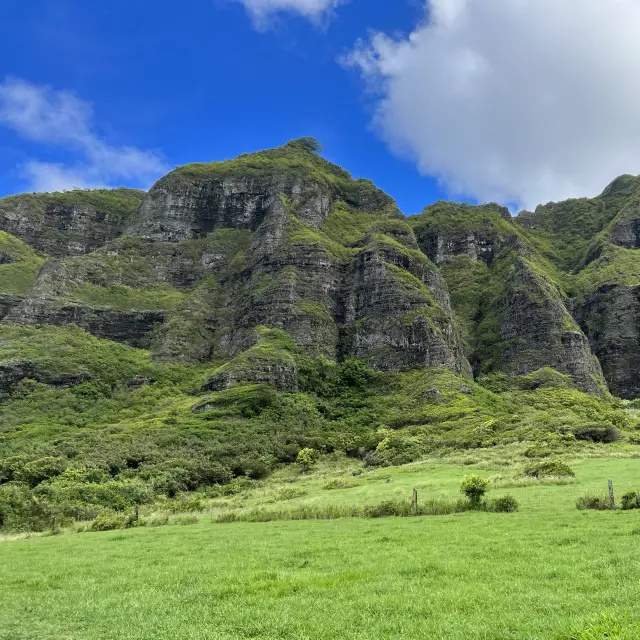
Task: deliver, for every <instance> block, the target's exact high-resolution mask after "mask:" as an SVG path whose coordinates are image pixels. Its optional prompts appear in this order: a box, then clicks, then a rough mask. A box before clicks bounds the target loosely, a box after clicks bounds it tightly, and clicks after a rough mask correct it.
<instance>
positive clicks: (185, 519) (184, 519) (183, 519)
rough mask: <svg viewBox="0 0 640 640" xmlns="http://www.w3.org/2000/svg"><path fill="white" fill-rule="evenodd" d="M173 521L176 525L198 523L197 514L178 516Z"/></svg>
mask: <svg viewBox="0 0 640 640" xmlns="http://www.w3.org/2000/svg"><path fill="white" fill-rule="evenodd" d="M173 523H174V524H178V525H190V524H198V516H194V515H189V516H178V517H177V518H176V519H175V520H174V521H173Z"/></svg>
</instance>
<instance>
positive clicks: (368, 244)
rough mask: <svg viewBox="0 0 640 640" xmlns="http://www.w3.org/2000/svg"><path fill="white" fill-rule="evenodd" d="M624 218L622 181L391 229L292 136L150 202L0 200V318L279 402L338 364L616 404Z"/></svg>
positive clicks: (625, 373) (627, 320) (382, 207)
mask: <svg viewBox="0 0 640 640" xmlns="http://www.w3.org/2000/svg"><path fill="white" fill-rule="evenodd" d="M639 212H640V181H639V180H638V179H637V178H634V177H632V176H623V177H621V178H619V179H618V180H616V181H614V182H613V183H612V184H611V185H610V186H609V187H608V188H607V189H606V190H605V191H604V192H603V194H602V195H601V196H599V197H598V198H595V199H591V200H589V199H579V200H571V201H568V202H565V203H549V204H547V205H544V206H541V207H538V208H537V209H536V211H534V212H522V213H521V214H520V215H519V216H518V217H514V218H512V217H511V215H510V214H509V212H508V210H506V209H505V208H503V207H500V206H498V205H495V204H487V205H481V206H477V207H472V206H469V205H460V204H455V203H446V202H439V203H436V204H434V205H432V206H430V207H427V208H426V209H425V211H424V212H423V213H422V214H420V215H418V216H413V217H411V218H405V217H404V216H403V215H402V214H401V213H400V212H399V211H398V209H397V207H396V205H395V203H394V202H393V200H392V199H391V198H390V197H389V196H387V195H386V194H384V193H383V192H382V191H380V190H379V189H377V188H376V187H375V186H374V185H373V184H372V183H370V182H369V181H367V180H354V179H353V178H352V177H351V176H350V175H349V174H348V173H347V172H345V171H344V170H343V169H341V168H340V167H337V166H336V165H333V164H331V163H328V162H326V161H324V160H323V159H322V158H321V157H320V156H319V155H318V154H317V153H316V152H315V151H314V145H313V144H312V143H311V142H310V141H309V140H304V139H303V140H301V141H294V142H291V143H289V144H287V145H285V146H284V147H281V148H278V149H273V150H270V151H264V152H260V153H256V154H248V155H244V156H240V157H238V158H236V159H234V160H231V161H226V162H218V163H212V164H200V165H188V166H186V167H181V168H178V169H176V170H175V171H173V172H172V173H170V174H169V175H167V176H165V177H164V178H162V179H161V180H159V181H158V182H157V183H156V184H155V185H154V186H153V188H152V189H151V190H150V191H149V193H148V194H143V193H142V192H136V191H131V190H123V189H120V190H115V191H75V192H68V193H64V194H34V195H23V196H15V197H11V198H4V199H2V200H0V230H2V231H0V234H1V233H2V232H4V234H3V235H0V320H1V321H3V322H10V323H16V324H31V325H35V324H45V325H46V324H49V325H77V326H79V327H82V328H84V329H86V330H87V331H89V332H90V333H92V334H94V335H95V336H98V337H101V338H107V339H110V340H114V341H118V342H123V343H127V344H128V345H131V346H134V347H139V348H145V349H149V350H151V352H152V355H153V357H154V358H155V359H156V360H160V361H168V362H182V363H203V362H204V363H206V362H215V363H216V364H217V366H218V368H217V369H216V370H215V372H214V373H212V374H211V375H210V377H209V379H208V382H207V383H206V385H205V387H206V389H207V390H208V391H212V392H218V391H223V390H227V389H230V388H233V387H236V386H238V385H271V386H272V387H275V388H276V389H278V390H280V391H295V390H296V389H298V386H299V380H298V378H299V363H300V361H301V358H325V359H328V360H329V361H332V362H335V361H338V362H339V361H342V360H345V359H348V358H355V359H359V360H363V361H365V362H366V363H367V364H368V365H369V366H371V367H373V368H375V369H379V370H384V371H394V372H395V371H408V370H414V369H421V368H425V367H444V368H446V369H448V370H450V371H451V372H454V373H455V374H460V375H463V376H469V375H471V374H472V373H473V374H475V375H476V376H485V375H488V374H493V373H500V374H505V375H507V376H513V377H522V376H528V375H530V374H533V373H535V372H536V371H538V370H541V369H548V368H552V369H555V371H557V372H559V373H562V374H567V375H570V376H571V379H572V381H573V383H574V384H575V385H576V386H577V387H578V388H580V389H582V390H584V391H587V392H590V393H599V394H602V393H606V390H607V383H608V385H609V387H610V389H611V390H612V391H613V392H614V393H615V394H617V395H620V396H622V397H627V398H633V397H637V396H638V395H640V382H638V379H639V378H640V376H639V373H640V371H639V364H638V363H639V362H640V357H639V354H640V341H639V328H640V311H639V305H638V290H639V287H640V258H639V256H640V253H639V252H638V249H639V244H640V242H639V238H640V222H639V220H640V218H639ZM10 234H11V235H10ZM3 274H4V275H3ZM3 283H4V284H3ZM265 332H266V333H265ZM269 332H271V333H269ZM273 332H276V333H275V334H274V333H273ZM278 332H279V333H278ZM283 345H284V346H283ZM603 372H604V376H603ZM3 375H5V377H6V378H7V380H8V379H9V377H8V376H10V373H8V372H5V374H3ZM11 375H13V374H11Z"/></svg>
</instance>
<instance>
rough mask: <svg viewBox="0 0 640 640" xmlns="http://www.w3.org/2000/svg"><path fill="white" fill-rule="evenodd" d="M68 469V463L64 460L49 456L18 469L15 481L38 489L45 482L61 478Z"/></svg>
mask: <svg viewBox="0 0 640 640" xmlns="http://www.w3.org/2000/svg"><path fill="white" fill-rule="evenodd" d="M66 467H67V465H66V462H65V461H64V460H62V458H54V457H53V456H47V457H46V458H40V459H39V460H34V461H33V462H28V463H27V464H25V465H24V466H23V467H22V468H20V469H16V470H15V479H16V480H18V481H19V482H26V483H27V484H29V485H30V486H32V487H36V486H38V485H39V484H40V483H41V482H44V481H45V480H49V479H51V478H55V477H56V476H59V475H60V474H61V473H62V472H63V471H64V470H65V469H66Z"/></svg>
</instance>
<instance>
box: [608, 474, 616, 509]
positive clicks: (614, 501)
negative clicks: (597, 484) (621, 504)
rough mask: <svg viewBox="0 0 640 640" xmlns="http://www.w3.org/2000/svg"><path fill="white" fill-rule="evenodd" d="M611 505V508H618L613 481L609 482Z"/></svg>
mask: <svg viewBox="0 0 640 640" xmlns="http://www.w3.org/2000/svg"><path fill="white" fill-rule="evenodd" d="M609 503H610V504H611V508H612V509H615V508H616V497H615V495H614V493H613V480H609Z"/></svg>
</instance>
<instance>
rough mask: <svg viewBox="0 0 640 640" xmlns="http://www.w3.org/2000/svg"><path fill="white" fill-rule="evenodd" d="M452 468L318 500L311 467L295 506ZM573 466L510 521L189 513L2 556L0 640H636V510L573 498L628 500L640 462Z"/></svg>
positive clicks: (404, 470) (401, 472) (521, 492)
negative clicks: (593, 508) (615, 495)
mask: <svg viewBox="0 0 640 640" xmlns="http://www.w3.org/2000/svg"><path fill="white" fill-rule="evenodd" d="M484 455H485V457H486V458H487V459H486V460H484V461H483V460H476V467H477V466H479V467H480V468H481V469H480V470H479V471H477V472H478V473H481V474H482V473H484V474H486V475H488V474H490V473H491V471H492V469H490V468H489V467H491V465H492V464H494V465H496V468H495V469H493V471H496V470H498V471H500V470H501V471H502V472H503V473H504V471H505V466H503V465H506V463H507V459H506V458H504V459H503V458H500V457H496V458H491V457H490V456H489V454H484ZM468 467H469V465H467V466H466V467H461V466H456V465H453V464H451V463H450V462H449V463H447V464H444V465H442V464H437V462H436V461H427V462H426V463H422V464H419V465H411V466H407V467H401V468H394V469H388V470H384V471H378V472H375V473H373V474H370V475H369V474H367V475H366V476H364V477H362V478H359V479H358V478H357V480H358V481H359V482H360V483H361V484H360V486H359V487H352V488H348V489H334V490H331V491H327V490H323V489H322V488H321V487H322V486H323V485H325V484H326V482H327V476H326V474H327V473H331V472H333V473H335V471H336V469H335V468H334V469H333V470H332V469H330V468H328V467H327V468H320V469H318V470H317V471H316V472H315V473H314V474H312V475H311V476H309V477H308V478H303V479H302V481H301V485H300V486H306V487H307V491H308V492H309V494H308V495H307V496H304V497H301V498H296V499H295V500H309V499H310V498H309V496H311V497H313V496H314V493H315V494H317V495H320V494H330V497H331V500H333V501H335V502H336V503H339V502H340V501H345V502H346V501H354V500H364V499H366V500H370V499H372V498H374V497H375V498H377V499H380V498H383V497H385V496H387V495H396V494H397V495H400V494H402V495H405V494H406V493H407V492H408V491H410V490H411V489H412V488H413V487H414V486H418V487H420V489H419V492H420V496H421V497H422V496H425V497H426V495H440V494H442V495H448V496H453V495H455V494H457V486H458V485H459V482H460V479H461V478H462V476H463V475H464V474H465V473H467V472H468ZM575 468H576V471H577V476H578V484H576V485H568V486H546V485H540V486H531V487H523V488H515V489H510V490H509V493H512V494H513V495H515V496H516V497H517V498H518V500H520V503H521V511H520V512H519V513H515V514H487V513H464V514H456V515H453V516H441V517H425V518H409V519H404V518H391V519H382V520H363V519H344V520H335V521H313V522H311V521H305V522H272V523H266V524H246V523H234V524H212V523H211V521H210V518H209V517H208V516H206V515H203V516H201V519H200V522H199V523H198V524H195V525H191V526H181V527H160V528H142V529H133V530H126V531H115V532H105V533H86V534H82V535H62V536H57V537H42V538H32V539H27V540H18V541H12V542H6V543H4V544H0V565H1V566H2V567H3V572H2V581H0V638H1V639H2V640H9V639H11V640H27V639H29V640H35V639H37V638H38V639H39V638H47V639H48V640H62V639H64V640H75V639H78V640H80V639H81V640H93V639H96V640H97V639H98V638H99V639H100V640H124V639H125V638H126V639H127V640H128V639H133V638H135V639H147V638H148V639H151V638H153V639H156V638H159V639H162V638H178V637H179V638H186V639H198V640H199V639H203V640H204V639H205V638H207V639H208V638H216V639H236V638H237V639H240V638H261V639H265V640H271V639H276V638H277V639H282V638H292V639H293V638H295V639H312V638H313V639H315V638H345V639H352V638H353V639H356V638H357V639H369V638H371V639H373V638H376V639H377V638H430V639H431V638H433V639H443V640H444V639H446V640H487V639H491V640H508V639H527V640H534V639H540V640H542V639H545V640H546V639H548V638H549V639H557V640H571V639H572V638H576V640H582V639H583V638H589V639H591V638H594V639H596V638H597V639H598V640H600V639H602V640H604V639H605V638H619V639H620V640H624V639H628V640H631V639H632V638H637V637H638V636H637V635H635V630H634V625H635V623H637V621H638V619H640V604H639V603H640V565H639V564H638V562H637V559H636V556H637V542H638V540H639V538H638V535H637V532H638V531H640V518H639V514H638V512H579V511H577V510H576V509H575V505H574V499H575V496H576V495H577V494H579V493H582V492H583V491H585V489H588V488H593V489H602V488H603V487H606V479H607V478H608V477H613V478H614V479H615V481H616V487H617V488H618V490H619V491H620V492H621V491H622V490H623V489H624V487H625V486H635V483H636V482H637V481H638V479H639V478H638V476H639V473H638V471H639V470H640V461H638V460H637V459H620V460H615V459H609V460H603V459H591V460H585V461H582V462H578V463H577V464H576V465H575ZM387 477H390V478H391V479H392V482H390V483H387V482H386V478H387ZM284 479H285V478H282V480H284ZM292 486H293V485H292ZM295 486H298V485H295ZM314 487H315V489H314ZM279 491H281V489H279ZM492 493H495V494H496V495H498V493H500V492H498V491H495V492H492ZM286 495H287V494H284V496H285V497H286ZM634 532H636V533H634ZM616 625H617V626H618V627H619V629H620V631H619V633H618V635H605V634H606V633H607V631H612V630H613V629H615V628H616ZM588 629H590V631H587V630H588ZM581 630H582V631H581ZM588 633H592V635H588ZM596 633H597V635H595V634H596ZM580 634H582V635H580Z"/></svg>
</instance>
